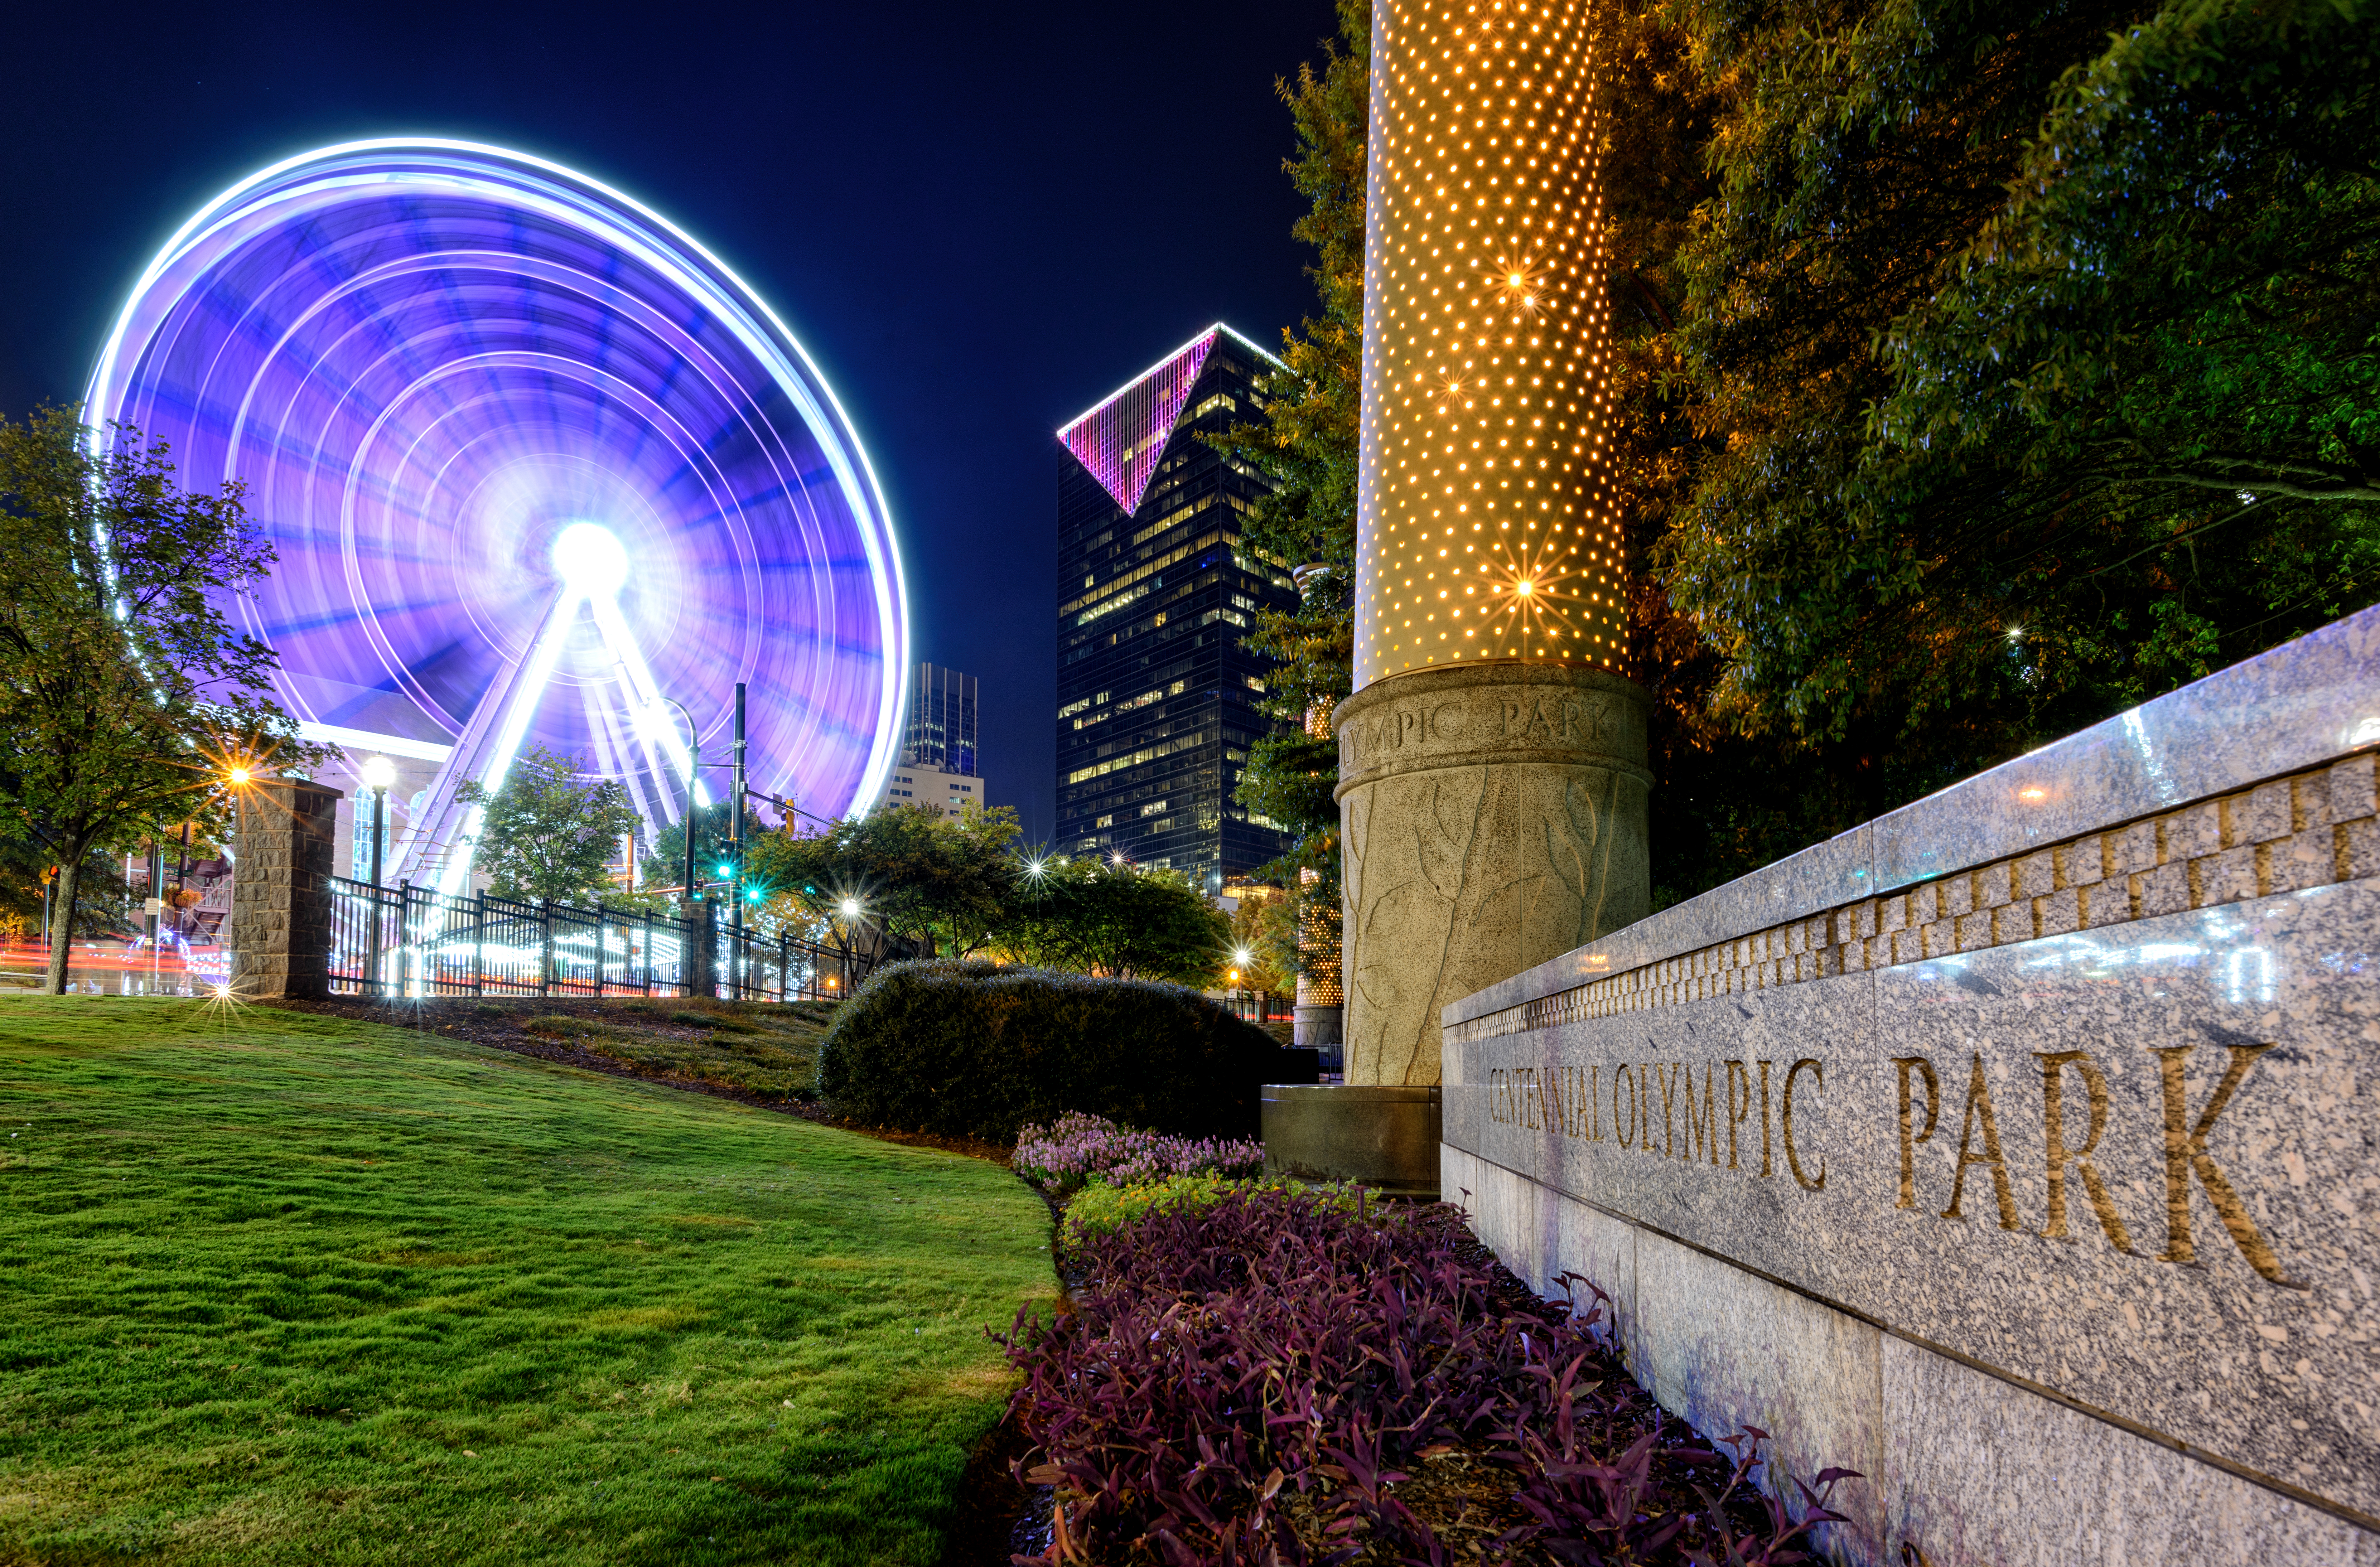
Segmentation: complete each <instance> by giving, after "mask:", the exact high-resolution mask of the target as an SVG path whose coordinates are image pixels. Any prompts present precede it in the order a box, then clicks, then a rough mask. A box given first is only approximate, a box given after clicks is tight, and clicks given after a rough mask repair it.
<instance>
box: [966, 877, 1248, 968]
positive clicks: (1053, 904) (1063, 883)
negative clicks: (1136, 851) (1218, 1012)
mask: <svg viewBox="0 0 2380 1567" xmlns="http://www.w3.org/2000/svg"><path fill="white" fill-rule="evenodd" d="M1231 936H1232V927H1231V921H1230V920H1229V919H1228V918H1226V917H1224V914H1223V911H1222V910H1221V909H1220V908H1217V907H1216V906H1215V905H1214V904H1212V903H1211V902H1209V901H1208V898H1207V896H1206V894H1205V893H1201V892H1200V891H1198V889H1197V888H1196V887H1194V886H1192V885H1191V884H1190V881H1189V880H1188V878H1186V877H1184V875H1182V874H1181V873H1180V872H1179V871H1174V870H1143V869H1138V868H1137V867H1135V866H1131V865H1121V864H1116V863H1112V862H1110V861H1106V860H1100V859H1097V858H1092V857H1083V858H1078V859H1052V860H1045V861H1043V862H1041V865H1040V869H1038V871H1034V872H1030V873H1028V874H1026V875H1024V876H1022V877H1021V878H1020V879H1019V881H1017V883H1016V885H1015V888H1014V894H1013V895H1012V897H1011V898H1010V899H1009V900H1008V903H1007V905H1006V906H1005V908H1004V910H1003V912H1002V919H1001V921H1000V923H999V925H998V926H997V927H996V928H995V929H994V930H993V932H992V935H991V941H990V945H991V947H992V948H993V949H994V950H996V951H998V952H1000V953H1002V954H1006V955H1007V956H1009V957H1012V958H1014V959H1015V960H1017V961H1018V962H1021V963H1029V964H1032V965H1034V966H1037V967H1041V968H1066V969H1074V970H1076V971H1078V972H1081V973H1085V974H1106V975H1113V976H1115V977H1117V978H1125V979H1164V980H1170V981H1172V983H1175V984H1179V985H1196V986H1199V987H1202V988H1203V987H1206V986H1210V985H1214V984H1217V983H1219V982H1220V980H1221V978H1222V974H1223V970H1224V968H1225V967H1226V966H1227V965H1226V962H1225V960H1226V959H1227V958H1228V957H1229V956H1230V954H1231Z"/></svg>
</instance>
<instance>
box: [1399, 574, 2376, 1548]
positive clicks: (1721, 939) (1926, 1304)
mask: <svg viewBox="0 0 2380 1567" xmlns="http://www.w3.org/2000/svg"><path fill="white" fill-rule="evenodd" d="M2375 662H2380V611H2374V612H2367V613H2364V614H2362V615H2358V616H2355V617H2353V618H2351V619H2350V620H2347V621H2343V622H2341V623H2339V624H2338V625H2336V626H2330V627H2328V628H2325V630H2324V631H2322V632H2320V633H2317V634H2315V635H2314V636H2312V637H2309V638H2303V639H2301V640H2300V641H2299V642H2296V643H2293V644H2290V645H2289V646H2287V647H2284V648H2281V649H2278V650H2275V651H2274V652H2272V653H2269V654H2267V655H2265V656H2264V657H2262V658H2259V659H2256V660H2253V661H2251V662H2248V663H2246V664H2242V665H2240V666H2238V667H2236V668H2234V669H2231V670H2227V671H2225V672H2224V673H2222V674H2218V675H2216V676H2214V677H2212V678H2210V679H2208V680H2205V681H2202V682H2200V683H2199V684H2197V685H2195V686H2191V687H2188V688H2187V689H2185V690H2182V691H2180V692H2176V693H2174V694H2173V695H2171V696H2169V697H2167V698H2161V699H2160V700H2158V701H2155V702H2152V703H2149V704H2147V705H2146V706H2144V707H2143V708H2140V709H2138V710H2136V711H2133V712H2131V713H2127V714H2124V715H2122V716H2121V717H2119V718H2118V719H2115V720H2112V721H2110V722H2109V723H2106V724H2102V725H2099V726H2098V727H2096V728H2095V729H2092V730H2089V731H2086V732H2084V733H2083V734H2081V735H2074V736H2071V737H2070V738H2069V739H2067V740H2064V741H2061V742H2059V743H2058V744H2057V745H2054V746H2050V747H2046V748H2044V749H2043V750H2041V751H2038V752H2035V753H2034V754H2033V755H2031V756H2028V757H2025V758H2022V759H2019V760H2018V761H2015V762H2011V763H2010V764H2008V765H2006V766H2004V767H2001V768H1998V769H1996V770H1994V771H1991V772H1987V773H1985V774H1982V775H1980V776H1978V777H1976V778H1973V779H1970V780H1968V781H1967V782H1965V783H1963V784H1960V785H1958V786H1956V787H1954V788H1952V789H1949V790H1946V791H1944V792H1943V793H1942V794H1940V795H1937V796H1932V797H1931V798H1929V799H1926V800H1923V801H1919V802H1918V803H1916V804H1915V805H1913V806H1910V807H1907V808H1903V809H1902V810H1900V811H1897V812H1894V813H1893V814H1891V815H1890V816H1887V817H1884V818H1881V819H1879V820H1876V821H1875V822H1871V823H1869V824H1867V825H1866V826H1864V827H1862V828H1860V829H1858V830H1856V831H1855V832H1851V833H1847V834H1845V835H1844V836H1843V837H1841V838H1839V839H1836V840H1834V841H1832V842H1830V843H1828V844H1820V845H1818V846H1816V847H1815V848H1812V849H1810V850H1807V851H1805V852H1803V854H1800V855H1797V856H1792V857H1791V858H1789V859H1787V860H1784V861H1781V862H1779V864H1777V865H1774V866H1771V867H1769V868H1767V869H1765V870H1763V871H1761V872H1758V873H1756V874H1755V875H1754V876H1751V877H1748V878H1745V879H1744V880H1743V881H1739V882H1737V883H1734V884H1732V885H1730V886H1728V887H1725V888H1721V889H1718V891H1716V892H1713V893H1707V894H1706V895H1704V896H1703V897H1700V898H1697V899H1694V900H1693V901H1691V902H1689V903H1687V904H1684V905H1679V906H1678V907H1675V908H1672V909H1669V910H1666V911H1664V912H1663V913H1661V914H1659V915H1657V916H1655V917H1652V918H1650V919H1647V920H1643V921H1640V922H1638V923H1637V924H1635V925H1633V926H1631V927H1629V928H1628V929H1624V930H1621V931H1617V932H1614V933H1613V934H1612V935H1611V936H1610V937H1609V938H1607V939H1605V940H1603V941H1597V942H1594V943H1591V944H1590V945H1589V946H1586V947H1582V948H1580V949H1579V950H1578V951H1576V952H1573V953H1571V954H1566V955H1565V956H1563V957H1561V958H1559V959H1556V960H1554V961H1553V962H1550V963H1547V964H1544V965H1541V966H1538V967H1537V968H1535V969H1533V970H1531V971H1529V972H1527V973H1525V974H1522V975H1519V976H1517V977H1515V978H1512V979H1510V980H1507V981H1504V982H1503V983H1501V984H1499V985H1496V986H1493V987H1490V988H1488V990H1483V991H1481V992H1479V993H1478V994H1476V995H1474V996H1472V997H1470V998H1468V999H1466V1000H1464V1001H1463V1002H1457V1003H1456V1004H1454V1005H1452V1006H1450V1007H1448V1008H1446V1009H1445V1011H1444V1013H1443V1014H1442V1023H1443V1063H1444V1071H1445V1083H1444V1107H1445V1108H1444V1114H1445V1128H1446V1131H1445V1138H1446V1142H1445V1148H1444V1150H1443V1160H1442V1180H1443V1184H1444V1190H1445V1192H1446V1194H1447V1197H1449V1199H1450V1200H1460V1201H1462V1202H1463V1203H1464V1205H1465V1206H1466V1207H1467V1208H1468V1209H1469V1210H1470V1212H1471V1213H1472V1215H1473V1217H1474V1221H1475V1225H1476V1226H1477V1228H1478V1229H1479V1231H1480V1233H1481V1234H1482V1235H1483V1236H1484V1237H1485V1238H1486V1239H1488V1241H1489V1242H1490V1243H1491V1244H1492V1245H1495V1246H1496V1247H1497V1248H1498V1250H1499V1252H1500V1255H1502V1256H1503V1257H1505V1258H1506V1259H1507V1260H1508V1261H1509V1262H1510V1263H1512V1266H1513V1267H1514V1268H1515V1269H1516V1270H1518V1271H1520V1272H1521V1273H1523V1274H1524V1276H1525V1277H1527V1278H1528V1279H1529V1280H1530V1281H1531V1282H1532V1283H1534V1284H1535V1285H1536V1287H1538V1288H1539V1289H1541V1290H1544V1291H1546V1292H1548V1293H1553V1292H1554V1291H1556V1290H1557V1289H1559V1287H1560V1277H1561V1275H1562V1274H1564V1273H1566V1272H1570V1273H1576V1274H1579V1275H1582V1276H1584V1277H1585V1278H1586V1279H1588V1280H1590V1281H1592V1282H1594V1283H1595V1284H1596V1285H1597V1287H1599V1288H1601V1289H1603V1290H1605V1291H1607V1292H1608V1293H1609V1294H1611V1295H1612V1297H1613V1298H1614V1300H1615V1301H1616V1302H1617V1303H1618V1305H1619V1307H1620V1311H1621V1318H1622V1322H1623V1327H1624V1331H1625V1333H1626V1336H1627V1340H1628V1343H1629V1347H1630V1354H1631V1358H1632V1365H1633V1367H1634V1368H1635V1369H1636V1371H1637V1374H1638V1375H1639V1376H1640V1377H1641V1378H1642V1379H1644V1380H1645V1382H1646V1383H1647V1385H1649V1386H1650V1387H1651V1388H1652V1389H1653V1390H1654V1391H1655V1392H1656V1393H1657V1395H1658V1397H1659V1398H1660V1399H1661V1400H1662V1402H1663V1403H1666V1404H1668V1405H1669V1406H1670V1407H1671V1408H1673V1409H1675V1410H1677V1411H1679V1412H1680V1413H1682V1414H1684V1415H1688V1416H1689V1417H1690V1418H1692V1419H1694V1421H1695V1422H1696V1423H1697V1424H1698V1425H1701V1426H1703V1427H1705V1428H1706V1430H1708V1429H1712V1428H1714V1427H1716V1430H1717V1433H1718V1434H1724V1433H1725V1432H1727V1431H1730V1430H1732V1429H1733V1428H1734V1427H1736V1426H1738V1425H1742V1424H1755V1425H1758V1426H1761V1427H1765V1428H1767V1429H1768V1430H1770V1431H1771V1432H1773V1433H1775V1434H1776V1436H1777V1438H1778V1444H1777V1445H1778V1453H1779V1458H1780V1459H1781V1461H1782V1463H1783V1464H1784V1466H1785V1467H1787V1468H1790V1469H1791V1470H1792V1471H1793V1472H1796V1473H1799V1474H1802V1475H1804V1476H1806V1475H1808V1474H1809V1473H1811V1472H1813V1471H1815V1469H1817V1468H1820V1467H1823V1466H1825V1465H1827V1464H1845V1465H1848V1466H1850V1467H1852V1468H1854V1469H1859V1470H1861V1471H1863V1472H1864V1474H1865V1475H1866V1476H1868V1478H1867V1479H1866V1480H1864V1481H1863V1482H1854V1483H1853V1484H1852V1487H1851V1488H1850V1489H1849V1492H1848V1494H1847V1501H1846V1503H1845V1505H1844V1510H1845V1511H1847V1512H1852V1514H1853V1520H1852V1523H1851V1524H1847V1525H1844V1526H1842V1527H1841V1528H1840V1529H1839V1530H1837V1531H1836V1532H1835V1533H1834V1534H1833V1535H1832V1536H1831V1537H1830V1538H1829V1542H1828V1543H1829V1546H1830V1549H1832V1550H1833V1551H1834V1552H1835V1554H1836V1555H1837V1556H1838V1557H1839V1558H1840V1559H1841V1560H1844V1561H1860V1562H1875V1563H1885V1562H1898V1561H1900V1548H1901V1545H1902V1544H1903V1542H1904V1541H1907V1542H1913V1543H1914V1544H1915V1545H1917V1546H1918V1547H1919V1548H1920V1549H1923V1550H1924V1551H1925V1554H1926V1559H1927V1560H1928V1561H1932V1562H1934V1563H1937V1564H1939V1567H1949V1564H1950V1563H1965V1562H1975V1563H1982V1562H1995V1563H2016V1562H2042V1563H2049V1562H2058V1563H2070V1562H2108V1563H2115V1562H2132V1561H2163V1562H2182V1561H2193V1562H2194V1561H2210V1562H2233V1561H2238V1562H2243V1563H2244V1562H2289V1563H2298V1562H2364V1563H2380V1409H2375V1405H2380V1342H2375V1334H2380V1306H2375V1302H2374V1290H2375V1288H2380V1245H2375V1229H2380V1226H2375V1218H2380V1116H2375V1114H2374V1109H2375V1106H2374V1096H2375V1090H2380V982H2375V978H2376V977H2375V971H2374V967H2373V964H2374V959H2375V957H2380V776H2375V771H2374V754H2373V752H2372V751H2371V750H2370V749H2368V748H2367V747H2372V746H2374V744H2375V743H2380V684H2375V682H2374V673H2375Z"/></svg>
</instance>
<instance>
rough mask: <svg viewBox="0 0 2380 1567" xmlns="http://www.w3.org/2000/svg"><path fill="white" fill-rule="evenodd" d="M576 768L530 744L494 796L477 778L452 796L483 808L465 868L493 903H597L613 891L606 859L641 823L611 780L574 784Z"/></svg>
mask: <svg viewBox="0 0 2380 1567" xmlns="http://www.w3.org/2000/svg"><path fill="white" fill-rule="evenodd" d="M580 772H581V768H580V765H579V763H578V762H577V760H575V759H571V758H568V757H562V756H556V755H555V754H554V753H553V752H552V751H550V750H547V749H546V748H545V747H543V746H540V745H536V744H534V743H532V744H530V745H529V746H528V747H525V748H523V750H522V751H521V752H520V754H519V755H518V756H516V757H515V758H513V764H512V766H511V767H510V768H509V769H507V770H506V771H505V773H504V783H503V784H502V785H501V786H499V787H498V788H497V789H496V790H495V792H494V793H493V794H492V795H491V794H490V793H489V791H488V790H487V789H486V788H485V787H484V786H483V785H482V784H480V781H479V780H477V779H471V780H468V781H467V782H466V783H465V784H463V786H462V787H461V788H459V789H457V790H456V791H455V798H456V799H458V800H461V801H463V802H464V803H465V804H467V805H485V806H486V807H487V814H486V815H485V816H483V817H482V818H480V831H479V833H478V835H477V836H476V837H475V838H474V839H473V840H472V843H473V845H474V847H473V852H472V864H473V865H474V867H475V868H476V869H479V870H480V871H481V872H483V873H484V874H485V875H486V876H487V877H488V879H489V881H488V891H489V892H491V893H494V894H495V895H496V896H497V897H500V898H522V899H535V900H538V901H540V902H544V903H553V904H582V905H591V904H597V903H601V902H603V901H604V900H605V899H607V898H609V897H612V896H613V893H614V892H615V888H614V884H613V881H612V871H611V864H612V856H613V855H615V854H618V853H619V852H620V840H621V839H622V838H623V837H625V836H626V835H627V834H629V833H631V832H635V831H636V830H637V827H638V826H640V825H641V824H642V823H643V820H644V818H643V817H642V816H640V815H639V814H637V808H636V807H635V806H633V805H631V804H629V803H628V791H627V789H626V787H625V785H624V784H621V783H620V781H619V780H618V779H616V778H605V779H601V780H599V781H597V782H595V783H592V784H589V783H583V782H581V780H580Z"/></svg>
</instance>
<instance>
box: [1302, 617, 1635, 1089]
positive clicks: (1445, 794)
mask: <svg viewBox="0 0 2380 1567" xmlns="http://www.w3.org/2000/svg"><path fill="white" fill-rule="evenodd" d="M1645 711H1646V707H1645V696H1644V693H1643V692H1642V691H1640V690H1638V689H1637V687H1636V686H1633V685H1632V684H1630V683H1629V682H1627V681H1625V680H1622V679H1621V678H1620V677H1619V676H1617V675H1613V674H1604V673H1603V672H1601V671H1599V670H1593V669H1574V668H1566V667H1563V666H1561V665H1557V664H1509V663H1475V664H1463V665H1454V666H1450V667H1448V668H1445V669H1437V670H1428V671H1424V672H1421V673H1418V674H1406V675H1400V676H1399V677H1397V678H1396V679H1394V680H1382V681H1378V682H1375V683H1374V684H1372V685H1370V686H1366V687H1365V688H1364V689H1363V690H1361V691H1358V692H1357V693H1355V695H1354V697H1352V698H1348V699H1347V700H1346V701H1345V702H1343V703H1342V704H1341V706H1340V709H1339V776H1340V779H1341V782H1340V784H1339V792H1338V793H1339V820H1340V829H1341V833H1342V836H1341V839H1340V843H1341V855H1342V866H1343V874H1344V877H1345V880H1346V929H1345V930H1344V932H1343V946H1342V952H1343V954H1344V964H1345V970H1344V972H1345V982H1346V987H1347V1081H1348V1082H1350V1083H1371V1084H1403V1085H1408V1086H1416V1087H1418V1086H1422V1085H1427V1084H1434V1083H1436V1082H1438V1081H1439V1057H1438V1042H1439V1018H1438V1014H1439V1008H1440V1007H1443V1006H1445V1005H1447V1004H1448V1003H1450V1002H1455V1001H1459V1000H1461V999H1462V998H1463V997H1464V996H1467V995H1470V994H1471V993H1473V992H1474V991H1475V990H1482V989H1484V988H1486V987H1487V986H1489V985H1492V984H1494V983H1496V982H1497V981H1498V980H1500V979H1506V978H1511V977H1512V975H1515V974H1518V973H1519V972H1521V971H1522V970H1523V969H1525V968H1531V967H1534V966H1536V965H1538V964H1540V963H1543V962H1545V961H1546V960H1547V959H1548V958H1553V957H1559V956H1560V955H1561V954H1564V953H1566V952H1569V951H1571V950H1573V948H1575V947H1579V946H1582V945H1584V944H1585V943H1586V942H1588V941H1593V940H1594V939H1595V938H1596V937H1597V936H1599V935H1601V934H1603V933H1604V932H1605V931H1607V930H1614V929H1619V928H1620V927H1621V926H1623V925H1627V924H1630V923H1632V922H1633V921H1635V920H1638V919H1641V918H1643V917H1645V914H1647V913H1648V912H1650V911H1649V906H1648V905H1649V902H1650V893H1651V881H1650V868H1649V863H1648V859H1647V856H1646V851H1645V790H1646V789H1647V787H1648V786H1649V785H1650V784H1651V783H1652V774H1651V773H1650V772H1649V771H1646V770H1645Z"/></svg>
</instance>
